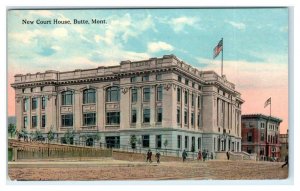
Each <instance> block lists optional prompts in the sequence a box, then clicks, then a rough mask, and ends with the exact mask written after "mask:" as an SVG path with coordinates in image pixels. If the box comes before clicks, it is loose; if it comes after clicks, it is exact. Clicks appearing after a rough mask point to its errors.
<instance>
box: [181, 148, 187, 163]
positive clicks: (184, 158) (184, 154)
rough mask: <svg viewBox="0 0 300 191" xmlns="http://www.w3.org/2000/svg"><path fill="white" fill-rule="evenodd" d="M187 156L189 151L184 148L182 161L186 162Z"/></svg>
mask: <svg viewBox="0 0 300 191" xmlns="http://www.w3.org/2000/svg"><path fill="white" fill-rule="evenodd" d="M186 157H187V153H186V151H185V150H183V152H182V162H184V161H185V160H186Z"/></svg>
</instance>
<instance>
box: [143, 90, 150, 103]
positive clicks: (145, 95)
mask: <svg viewBox="0 0 300 191" xmlns="http://www.w3.org/2000/svg"><path fill="white" fill-rule="evenodd" d="M143 101H144V102H148V101H150V88H144V89H143Z"/></svg>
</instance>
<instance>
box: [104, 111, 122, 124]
mask: <svg viewBox="0 0 300 191" xmlns="http://www.w3.org/2000/svg"><path fill="white" fill-rule="evenodd" d="M106 124H107V125H119V124H120V112H107V113H106Z"/></svg>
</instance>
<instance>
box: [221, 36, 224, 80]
mask: <svg viewBox="0 0 300 191" xmlns="http://www.w3.org/2000/svg"><path fill="white" fill-rule="evenodd" d="M223 51H224V41H223V38H222V61H221V77H223Z"/></svg>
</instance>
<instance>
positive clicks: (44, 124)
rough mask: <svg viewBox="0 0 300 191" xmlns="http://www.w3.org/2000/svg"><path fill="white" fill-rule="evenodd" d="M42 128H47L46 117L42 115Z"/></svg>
mask: <svg viewBox="0 0 300 191" xmlns="http://www.w3.org/2000/svg"><path fill="white" fill-rule="evenodd" d="M41 127H46V115H42V124H41Z"/></svg>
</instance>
